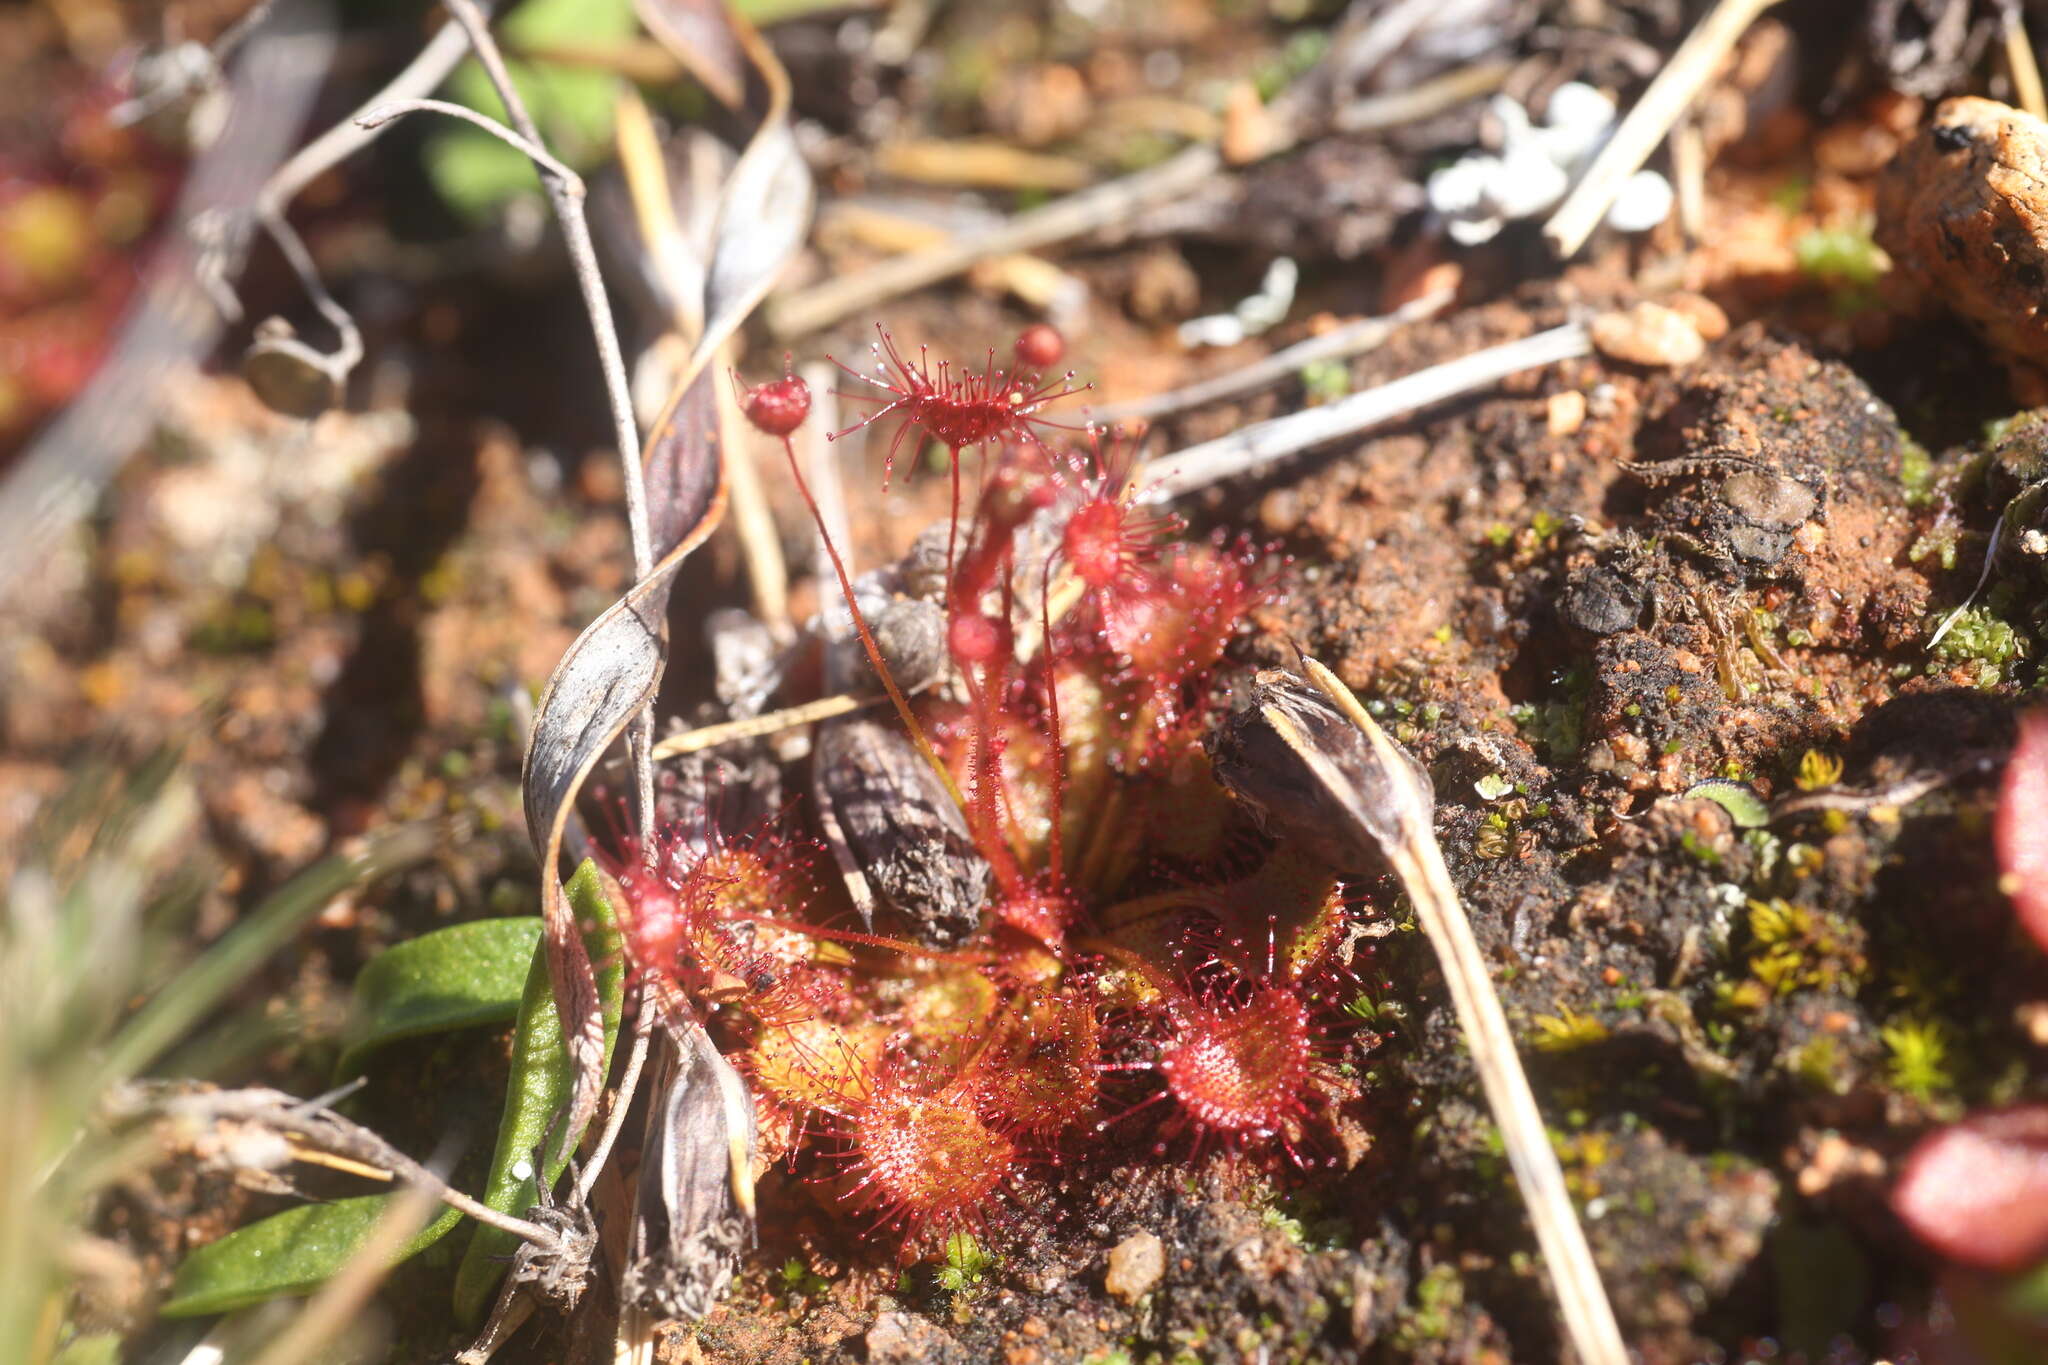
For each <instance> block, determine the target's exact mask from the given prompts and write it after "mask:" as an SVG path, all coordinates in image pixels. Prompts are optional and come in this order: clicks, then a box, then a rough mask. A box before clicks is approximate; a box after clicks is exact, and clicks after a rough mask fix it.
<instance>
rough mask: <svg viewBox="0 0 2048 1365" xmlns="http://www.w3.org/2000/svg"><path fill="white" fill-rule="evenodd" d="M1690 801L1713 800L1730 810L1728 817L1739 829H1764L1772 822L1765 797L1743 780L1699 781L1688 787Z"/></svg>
mask: <svg viewBox="0 0 2048 1365" xmlns="http://www.w3.org/2000/svg"><path fill="white" fill-rule="evenodd" d="M1685 799H1686V800H1688V801H1711V802H1713V803H1714V804H1715V805H1717V806H1719V807H1720V808H1721V809H1722V810H1725V811H1727V812H1728V818H1729V819H1730V820H1733V821H1734V822H1735V828H1737V829H1762V828H1763V827H1764V826H1765V825H1768V824H1769V823H1771V808H1770V807H1769V806H1766V805H1765V804H1764V799H1763V798H1762V797H1761V796H1758V795H1757V794H1756V792H1755V791H1754V790H1753V789H1752V788H1750V787H1748V786H1746V785H1745V784H1743V783H1741V782H1727V781H1723V780H1722V779H1720V778H1715V779H1713V780H1711V781H1707V782H1697V783H1694V784H1693V785H1692V786H1691V787H1689V788H1687V790H1686V793H1685Z"/></svg>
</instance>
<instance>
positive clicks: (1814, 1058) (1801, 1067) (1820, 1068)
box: [1791, 1037, 1849, 1095]
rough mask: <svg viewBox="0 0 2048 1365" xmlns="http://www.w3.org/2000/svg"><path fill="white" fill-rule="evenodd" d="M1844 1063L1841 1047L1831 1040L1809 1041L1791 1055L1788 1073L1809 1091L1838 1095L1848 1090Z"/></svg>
mask: <svg viewBox="0 0 2048 1365" xmlns="http://www.w3.org/2000/svg"><path fill="white" fill-rule="evenodd" d="M1845 1062H1846V1059H1845V1058H1844V1057H1843V1056H1842V1048H1841V1045H1840V1044H1839V1043H1837V1042H1836V1041H1835V1040H1834V1039H1833V1038H1829V1037H1820V1038H1813V1039H1809V1040H1808V1041H1807V1043H1806V1045H1805V1046H1804V1047H1801V1048H1800V1049H1799V1050H1798V1051H1797V1052H1795V1053H1793V1054H1792V1065H1791V1071H1792V1074H1793V1075H1794V1076H1796V1077H1797V1078H1798V1079H1799V1082H1800V1084H1801V1085H1804V1086H1806V1087H1807V1088H1808V1089H1810V1090H1813V1091H1816V1092H1818V1093H1820V1094H1823V1095H1840V1094H1844V1093H1846V1092H1847V1091H1848V1088H1849V1083H1848V1076H1847V1074H1846V1065H1845Z"/></svg>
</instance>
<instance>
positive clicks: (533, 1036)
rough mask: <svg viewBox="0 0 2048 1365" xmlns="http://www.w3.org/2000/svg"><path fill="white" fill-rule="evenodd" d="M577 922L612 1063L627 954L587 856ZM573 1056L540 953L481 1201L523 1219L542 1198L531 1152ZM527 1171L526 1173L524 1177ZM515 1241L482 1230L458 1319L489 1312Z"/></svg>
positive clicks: (459, 1285)
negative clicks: (566, 1045) (594, 972)
mask: <svg viewBox="0 0 2048 1365" xmlns="http://www.w3.org/2000/svg"><path fill="white" fill-rule="evenodd" d="M563 889H564V890H565V891H566V892H567V893H568V900H569V907H570V909H571V910H572V911H573V912H574V913H575V916H576V922H577V923H578V924H581V925H583V926H584V930H583V942H584V946H585V947H586V948H588V949H589V950H590V960H591V961H592V962H593V963H595V964H596V966H597V992H598V999H599V1002H600V1003H601V1005H602V1007H603V1010H604V1058H605V1063H606V1064H607V1065H608V1064H609V1063H610V1061H611V1055H612V1045H613V1044H614V1043H616V1042H617V1041H618V1037H619V1012H620V1008H621V1006H622V1004H623V1002H624V1000H625V953H624V950H623V947H622V945H621V944H620V942H619V921H618V915H617V913H616V912H615V911H614V910H613V909H612V905H611V902H609V901H608V900H606V899H605V895H604V890H603V887H602V886H601V884H600V883H599V881H598V876H597V866H596V865H595V864H594V863H592V862H591V861H590V860H589V859H587V858H586V859H584V861H583V866H581V867H579V868H577V869H576V875H575V876H573V877H571V878H570V879H569V881H568V883H567V885H566V886H565V887H564V888H563ZM570 1079H571V1077H570V1072H569V1054H568V1051H567V1050H566V1049H565V1048H564V1047H563V1045H562V1020H561V1016H559V1015H558V1014H556V1013H555V993H554V988H553V986H552V985H551V984H550V983H549V981H548V964H547V954H546V951H545V949H544V948H540V949H536V950H535V951H534V955H533V967H532V970H531V971H529V972H528V974H527V978H526V998H525V999H524V1000H523V1001H522V1002H521V1003H520V1006H519V1027H518V1029H517V1030H516V1031H515V1032H514V1033H513V1035H512V1078H511V1082H510V1083H509V1084H508V1085H507V1086H506V1089H505V1115H504V1118H503V1119H501V1120H500V1121H499V1124H498V1150H497V1152H496V1153H495V1154H494V1155H493V1156H492V1158H491V1176H490V1180H489V1181H488V1182H487V1183H486V1184H485V1186H484V1195H483V1201H484V1203H486V1204H488V1205H490V1206H491V1207H492V1208H494V1209H496V1210H498V1211H499V1212H500V1213H511V1214H524V1213H525V1212H526V1210H527V1209H529V1208H531V1207H533V1205H534V1203H535V1202H536V1200H537V1198H538V1193H537V1191H538V1189H539V1186H538V1184H537V1183H536V1182H535V1180H534V1178H533V1173H532V1161H533V1157H534V1153H535V1152H536V1151H537V1150H538V1149H540V1148H541V1147H542V1146H543V1145H548V1140H549V1138H550V1136H551V1134H550V1132H549V1130H550V1129H551V1128H552V1127H553V1126H554V1124H555V1122H556V1119H557V1116H559V1115H560V1114H561V1113H562V1111H563V1108H564V1106H565V1105H566V1104H567V1103H568V1100H569V1089H570ZM581 1136H582V1134H580V1133H572V1134H570V1135H569V1137H568V1140H567V1141H565V1142H562V1143H560V1144H559V1150H560V1151H561V1152H562V1154H563V1155H562V1157H561V1158H560V1159H559V1160H554V1161H550V1162H549V1163H548V1168H547V1171H546V1175H547V1180H548V1183H549V1184H550V1185H553V1183H554V1181H555V1178H556V1177H557V1176H559V1175H560V1174H561V1173H562V1168H563V1167H564V1166H565V1165H567V1164H568V1153H569V1152H572V1151H574V1150H575V1148H576V1142H577V1139H578V1138H580V1137H581ZM521 1171H524V1172H526V1174H525V1175H523V1176H522V1175H521V1174H519V1172H521ZM515 1244H516V1239H515V1238H514V1237H513V1236H512V1234H510V1233H508V1232H504V1231H502V1230H500V1229H498V1228H482V1227H480V1228H478V1229H477V1230H476V1236H475V1237H473V1238H471V1239H470V1243H469V1250H468V1251H467V1252H466V1253H464V1255H463V1258H462V1266H461V1268H460V1269H459V1270H457V1271H456V1273H455V1315H456V1317H457V1318H458V1319H460V1320H461V1321H463V1322H474V1321H476V1320H477V1319H479V1318H481V1317H482V1316H483V1314H484V1310H485V1309H486V1308H488V1307H490V1301H491V1295H492V1294H493V1293H494V1292H495V1291H496V1289H497V1287H498V1281H499V1280H500V1279H502V1278H504V1275H505V1271H506V1269H507V1258H508V1257H509V1255H510V1253H511V1252H512V1250H513V1249H514V1246H515Z"/></svg>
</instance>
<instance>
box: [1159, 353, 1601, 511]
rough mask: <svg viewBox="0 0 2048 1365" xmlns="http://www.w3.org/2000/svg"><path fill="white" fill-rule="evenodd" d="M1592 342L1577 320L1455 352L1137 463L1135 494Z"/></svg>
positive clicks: (1204, 480)
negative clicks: (1407, 371)
mask: <svg viewBox="0 0 2048 1365" xmlns="http://www.w3.org/2000/svg"><path fill="white" fill-rule="evenodd" d="M1591 348H1592V342H1591V340H1590V339H1589V338H1588V337H1587V335H1586V329H1585V328H1584V327H1582V326H1580V325H1579V324H1578V323H1575V322H1574V323H1567V324H1566V325H1565V326H1563V327H1553V328H1551V329H1550V330H1549V331H1547V332H1538V333H1537V334H1536V335H1535V336H1530V337H1523V338H1522V339H1521V340H1520V341H1510V342H1506V343H1504V344H1503V345H1499V346H1491V347H1488V348H1487V349H1486V350H1483V351H1474V352H1473V353H1472V354H1470V355H1466V356H1460V357H1458V358H1457V359H1456V360H1452V361H1447V362H1446V363H1444V364H1442V365H1432V366H1431V367H1430V368H1428V369H1426V370H1418V371H1416V372H1415V373H1414V374H1409V375H1403V376H1402V377H1401V378H1399V379H1396V380H1392V381H1390V382H1389V383H1385V384H1381V385H1379V386H1378V387H1377V388H1371V389H1366V390H1364V391H1363V392H1361V393H1354V394H1352V395H1351V396H1350V397H1348V398H1340V399H1338V400H1337V401H1336V402H1334V403H1328V404H1325V405H1324V406H1322V407H1319V408H1304V409H1303V410H1302V411H1300V412H1293V413H1289V414H1288V415H1287V416H1285V417H1275V418H1274V419H1272V420H1271V421H1269V422H1255V423H1253V424H1252V425H1251V426H1248V427H1242V428H1240V429H1238V430H1237V431H1234V432H1232V433H1231V434H1230V435H1228V436H1222V437H1218V438H1217V439H1216V440H1213V441H1204V442H1202V443H1201V444H1200V445H1195V446H1189V447H1188V448H1187V449H1186V450H1181V451H1176V452H1174V453H1173V454H1171V455H1165V456H1161V457H1160V458H1159V459H1156V460H1152V461H1150V462H1148V463H1146V464H1144V465H1141V466H1139V468H1138V472H1137V475H1136V477H1135V480H1134V482H1135V483H1136V484H1137V488H1138V494H1137V496H1138V497H1139V498H1141V499H1143V500H1145V501H1147V502H1164V501H1166V500H1168V499H1170V498H1177V497H1180V496H1182V495H1183V494H1187V493H1192V492H1194V491H1195V490H1196V489H1198V488H1206V487H1207V486H1208V485H1210V484H1212V483H1216V482H1218V481H1220V480H1223V479H1228V478H1234V477H1236V476H1238V475H1241V474H1249V473H1253V472H1256V471H1258V470H1261V469H1264V468H1265V467H1266V466H1268V465H1270V464H1273V463H1274V462H1275V461H1278V460H1283V459H1285V458H1287V457H1288V456H1289V455H1296V454H1299V453H1301V452H1302V451H1304V450H1310V449H1313V448H1314V447H1316V446H1319V445H1323V444H1325V443H1327V442H1330V441H1335V440H1340V439H1342V438H1343V437H1346V436H1355V435H1357V434H1358V433H1360V432H1363V431H1369V430H1371V429H1372V428H1373V427H1377V426H1381V425H1383V424H1385V423H1387V422H1393V421H1397V420H1399V419H1401V418H1403V417H1408V416H1410V415H1412V414H1414V413H1416V412H1419V411H1421V410H1422V409H1424V408H1427V407H1430V406H1432V405H1434V404H1437V403H1442V402H1445V401H1447V400H1449V399H1452V398H1459V397H1462V396H1464V395H1465V394H1468V393H1471V392H1473V391H1475V390H1477V389H1482V388H1485V387H1487V386H1488V385H1490V384H1496V383H1499V382H1500V381H1501V380H1503V379H1505V378H1507V377H1508V376H1509V375H1511V374H1515V373H1517V372H1519V371H1521V370H1529V369H1535V368H1536V367H1538V366H1540V365H1552V364H1555V363H1557V362H1558V361H1560V360H1571V359H1574V358H1576V357H1578V356H1582V355H1585V354H1586V353H1587V351H1589V350H1590V349H1591Z"/></svg>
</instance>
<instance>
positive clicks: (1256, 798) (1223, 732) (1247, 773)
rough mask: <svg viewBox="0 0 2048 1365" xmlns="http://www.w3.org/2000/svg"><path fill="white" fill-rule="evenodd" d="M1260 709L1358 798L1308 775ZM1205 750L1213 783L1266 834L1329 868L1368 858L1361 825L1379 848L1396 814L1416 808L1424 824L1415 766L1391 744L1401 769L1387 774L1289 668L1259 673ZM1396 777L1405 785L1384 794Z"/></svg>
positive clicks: (1424, 797) (1425, 781)
mask: <svg viewBox="0 0 2048 1365" xmlns="http://www.w3.org/2000/svg"><path fill="white" fill-rule="evenodd" d="M1268 709H1270V710H1272V711H1273V712H1276V713H1278V714H1279V715H1281V716H1284V717H1285V718H1286V719H1287V720H1288V721H1290V722H1291V723H1292V734H1293V736H1294V737H1298V738H1299V740H1301V741H1302V742H1305V743H1307V744H1309V745H1310V746H1312V749H1313V756H1314V758H1315V760H1316V761H1318V762H1320V763H1323V764H1327V765H1329V767H1330V768H1331V769H1332V770H1333V771H1334V772H1335V773H1336V774H1337V775H1339V776H1341V777H1342V778H1343V779H1345V781H1346V783H1347V785H1348V789H1349V790H1350V791H1352V792H1354V793H1356V794H1357V795H1358V796H1359V797H1360V798H1361V799H1360V800H1359V801H1358V802H1357V803H1356V804H1355V805H1354V804H1353V803H1351V802H1347V801H1344V800H1341V799H1339V797H1338V796H1337V795H1336V794H1335V793H1333V792H1332V791H1331V789H1330V788H1329V786H1328V785H1327V784H1326V783H1325V782H1323V781H1321V780H1320V779H1319V778H1318V776H1317V775H1316V774H1315V773H1314V772H1313V771H1312V770H1311V769H1310V767H1309V761H1308V756H1307V755H1304V754H1303V753H1302V752H1300V751H1299V750H1297V749H1296V748H1295V747H1294V745H1293V744H1291V743H1290V742H1289V738H1288V737H1283V735H1282V734H1281V732H1280V731H1279V730H1277V729H1276V728H1275V727H1274V726H1273V725H1272V723H1271V722H1270V721H1269V719H1268V717H1267V714H1266V713H1267V711H1268ZM1207 747H1208V750H1209V759H1210V762H1211V763H1212V764H1213V765H1214V767H1215V773H1216V780H1217V781H1218V782H1221V783H1222V784H1223V785H1224V786H1225V787H1226V788H1228V789H1229V790H1230V792H1231V794H1232V795H1234V796H1236V797H1237V798H1238V799H1239V800H1241V801H1243V802H1244V803H1245V804H1246V805H1247V806H1250V807H1251V808H1252V811H1253V813H1254V814H1255V815H1256V816H1257V817H1258V819H1259V822H1260V823H1261V824H1262V825H1264V826H1265V827H1266V829H1267V830H1268V831H1269V832H1271V833H1273V834H1275V835H1277V836H1279V837H1281V838H1283V839H1287V840H1290V841H1292V842H1294V843H1295V844H1296V845H1297V846H1298V847H1300V848H1301V849H1302V850H1303V851H1305V852H1307V853H1308V854H1309V855H1310V856H1312V857H1314V858H1316V859H1317V860H1319V861H1321V862H1322V863H1324V864H1325V865H1327V866H1328V867H1331V868H1333V869H1336V870H1339V871H1349V870H1352V869H1354V868H1356V867H1357V866H1358V865H1359V863H1360V862H1361V860H1362V859H1365V858H1367V857H1368V856H1369V855H1368V854H1367V852H1366V848H1365V845H1364V843H1363V841H1362V840H1361V839H1360V837H1359V831H1360V829H1361V828H1362V827H1363V828H1367V829H1370V830H1371V832H1372V834H1373V836H1374V837H1375V838H1376V839H1378V840H1380V842H1381V843H1382V845H1383V846H1384V845H1385V844H1386V843H1390V842H1396V841H1398V839H1399V837H1400V833H1399V829H1398V825H1399V823H1400V821H1401V819H1402V818H1404V817H1405V815H1406V813H1407V812H1408V811H1409V810H1410V809H1411V808H1415V807H1419V808H1420V809H1421V810H1422V811H1424V812H1425V815H1424V817H1423V818H1424V821H1425V824H1424V828H1425V829H1426V828H1427V824H1426V820H1427V815H1426V812H1427V811H1428V810H1429V803H1430V800H1431V790H1432V789H1431V786H1430V781H1429V773H1428V772H1427V771H1425V770H1424V769H1423V767H1422V765H1421V764H1419V763H1417V762H1416V761H1415V759H1414V758H1413V757H1412V756H1411V755H1409V754H1408V753H1407V751H1406V750H1400V751H1398V753H1399V756H1400V758H1401V759H1402V760H1405V762H1406V765H1407V772H1406V773H1404V774H1390V773H1389V772H1388V771H1387V770H1386V769H1385V768H1384V767H1383V766H1382V765H1381V763H1380V761H1379V759H1378V756H1377V755H1376V754H1375V753H1374V752H1373V751H1372V749H1371V748H1370V746H1368V744H1367V743H1366V739H1365V736H1364V735H1362V734H1360V733H1359V731H1358V729H1357V727H1356V726H1354V725H1353V724H1352V723H1351V722H1350V721H1349V720H1347V719H1345V718H1344V716H1342V715H1340V714H1339V713H1338V711H1337V709H1336V708H1335V707H1334V706H1332V705H1331V704H1330V703H1329V701H1328V700H1326V699H1325V698H1324V697H1323V695H1322V694H1321V693H1319V692H1317V691H1316V690H1315V689H1313V688H1311V687H1309V686H1307V685H1306V684H1304V683H1302V682H1300V681H1299V680H1298V679H1296V678H1295V677H1294V676H1293V675H1292V674H1290V673H1286V672H1283V671H1281V670H1278V669H1269V670H1266V671H1263V672H1261V673H1260V674H1259V675H1258V676H1257V677H1256V678H1254V679H1253V680H1252V686H1251V692H1250V696H1249V697H1248V698H1247V699H1246V704H1245V705H1244V706H1242V707H1240V708H1239V709H1238V710H1236V711H1234V712H1233V713H1232V714H1231V716H1230V717H1229V719H1228V720H1226V721H1225V722H1224V723H1223V724H1222V725H1221V726H1219V727H1218V728H1217V729H1216V731H1215V732H1214V733H1213V734H1212V735H1211V736H1210V737H1209V740H1208V743H1207ZM1397 778H1399V779H1401V780H1402V781H1403V785H1404V787H1407V788H1412V790H1403V791H1401V792H1396V791H1394V790H1393V788H1394V784H1395V781H1396V780H1397Z"/></svg>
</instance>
